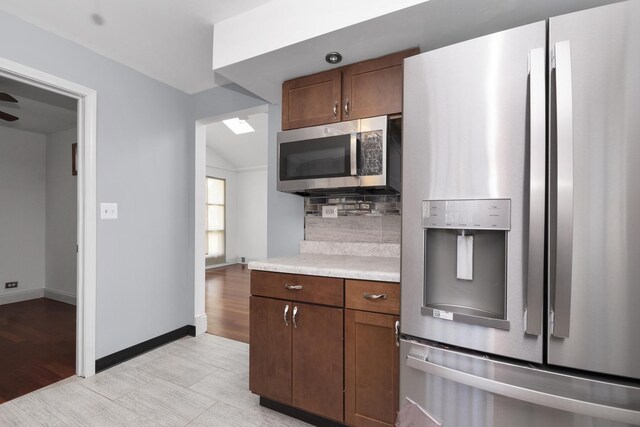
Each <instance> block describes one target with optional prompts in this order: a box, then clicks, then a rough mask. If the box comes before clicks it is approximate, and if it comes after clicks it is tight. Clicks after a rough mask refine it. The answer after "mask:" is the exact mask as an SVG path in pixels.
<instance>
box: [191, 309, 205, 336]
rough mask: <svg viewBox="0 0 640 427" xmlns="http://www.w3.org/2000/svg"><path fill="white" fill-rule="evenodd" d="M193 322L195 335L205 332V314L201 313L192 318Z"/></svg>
mask: <svg viewBox="0 0 640 427" xmlns="http://www.w3.org/2000/svg"><path fill="white" fill-rule="evenodd" d="M193 324H194V325H196V336H198V335H202V334H204V333H205V332H207V315H206V314H202V315H200V316H198V317H196V318H195V319H193Z"/></svg>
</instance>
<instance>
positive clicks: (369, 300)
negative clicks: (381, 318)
mask: <svg viewBox="0 0 640 427" xmlns="http://www.w3.org/2000/svg"><path fill="white" fill-rule="evenodd" d="M345 289H346V297H345V306H346V307H347V308H351V309H353V310H364V311H373V312H376V313H387V314H396V315H397V314H400V284H399V283H388V282H369V281H364V280H347V281H346V283H345ZM378 295H383V297H381V298H375V297H376V296H378Z"/></svg>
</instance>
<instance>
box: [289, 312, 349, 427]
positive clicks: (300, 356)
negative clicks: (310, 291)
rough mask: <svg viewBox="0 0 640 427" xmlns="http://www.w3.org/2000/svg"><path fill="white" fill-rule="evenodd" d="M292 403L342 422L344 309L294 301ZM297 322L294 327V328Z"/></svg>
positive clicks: (297, 406)
mask: <svg viewBox="0 0 640 427" xmlns="http://www.w3.org/2000/svg"><path fill="white" fill-rule="evenodd" d="M296 308H297V313H296V319H297V320H296V321H295V323H293V339H292V353H291V354H292V356H291V359H292V367H291V372H292V378H291V389H292V399H291V401H292V404H293V406H294V407H296V408H300V409H304V410H305V411H308V412H311V413H313V414H317V415H322V416H324V417H327V418H330V419H332V420H336V421H340V422H342V421H343V419H344V418H343V417H344V409H343V408H344V406H343V371H344V350H343V345H344V343H343V331H342V324H343V323H342V322H343V312H344V310H343V309H340V308H335V307H322V306H319V305H312V304H297V303H294V304H293V310H296ZM296 325H297V327H296Z"/></svg>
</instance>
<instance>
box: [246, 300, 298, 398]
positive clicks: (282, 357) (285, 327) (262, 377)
mask: <svg viewBox="0 0 640 427" xmlns="http://www.w3.org/2000/svg"><path fill="white" fill-rule="evenodd" d="M250 304H251V308H250V316H251V320H250V327H251V329H250V333H249V335H250V343H251V345H250V346H249V389H250V390H251V391H252V392H254V393H256V394H259V395H261V396H264V397H267V398H269V399H273V400H277V401H279V402H282V403H286V404H289V405H290V404H291V302H288V301H280V300H276V299H271V298H261V297H254V296H252V297H251V299H250ZM287 306H288V310H287V313H286V315H285V310H286V308H287ZM285 316H286V322H285Z"/></svg>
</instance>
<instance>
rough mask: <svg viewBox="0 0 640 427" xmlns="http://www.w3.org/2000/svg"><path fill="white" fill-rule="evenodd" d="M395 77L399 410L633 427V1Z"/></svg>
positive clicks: (636, 22)
mask: <svg viewBox="0 0 640 427" xmlns="http://www.w3.org/2000/svg"><path fill="white" fill-rule="evenodd" d="M404 67H405V68H404V69H405V80H404V118H403V120H404V124H403V125H404V131H403V132H404V134H403V138H404V139H403V141H404V142H403V180H402V181H403V189H402V195H403V223H402V268H401V282H402V303H401V308H402V311H401V332H402V337H403V339H402V341H401V367H400V372H401V374H400V394H401V404H402V403H403V402H404V400H405V398H409V399H411V400H412V401H414V402H416V403H417V404H418V405H420V406H421V407H422V408H423V409H424V410H425V411H427V412H428V413H429V414H430V415H432V416H433V417H434V418H435V419H436V420H438V421H439V422H440V423H441V424H442V425H443V426H446V427H470V426H479V427H493V426H496V427H503V426H504V427H507V426H509V427H511V426H517V427H521V426H523V427H538V426H544V427H552V426H563V427H564V426H580V427H588V426H625V425H638V424H640V1H638V0H631V1H627V2H623V3H616V4H613V5H609V6H604V7H599V8H594V9H589V10H585V11H581V12H577V13H572V14H568V15H563V16H558V17H553V18H550V19H548V20H547V21H542V22H538V23H534V24H530V25H526V26H522V27H518V28H514V29H511V30H507V31H503V32H500V33H496V34H492V35H489V36H485V37H481V38H477V39H473V40H469V41H466V42H463V43H459V44H456V45H452V46H448V47H445V48H442V49H438V50H434V51H430V52H426V53H423V54H421V55H418V56H415V57H412V58H409V59H407V60H406V61H405V65H404Z"/></svg>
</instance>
